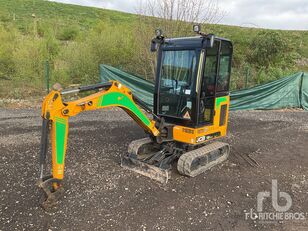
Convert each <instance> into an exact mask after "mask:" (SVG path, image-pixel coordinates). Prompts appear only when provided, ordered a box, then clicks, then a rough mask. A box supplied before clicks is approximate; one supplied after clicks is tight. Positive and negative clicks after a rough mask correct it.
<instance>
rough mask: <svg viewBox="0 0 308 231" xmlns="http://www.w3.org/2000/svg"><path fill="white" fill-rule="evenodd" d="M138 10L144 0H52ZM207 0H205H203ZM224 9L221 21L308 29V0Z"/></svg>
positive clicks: (228, 1) (234, 2)
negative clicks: (141, 0)
mask: <svg viewBox="0 0 308 231" xmlns="http://www.w3.org/2000/svg"><path fill="white" fill-rule="evenodd" d="M52 1H55V2H62V3H70V4H77V5H84V6H94V7H99V8H106V9H113V10H119V11H124V12H130V13H136V9H138V6H139V4H140V0H52ZM203 1H205V0H203ZM218 2H219V6H220V9H221V10H222V11H223V12H224V15H225V16H224V17H223V19H222V20H221V21H220V22H219V23H220V24H228V25H238V26H248V27H258V28H270V29H288V30H308V0H254V1H253V0H218Z"/></svg>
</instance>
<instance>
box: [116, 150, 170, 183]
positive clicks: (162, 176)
mask: <svg viewBox="0 0 308 231" xmlns="http://www.w3.org/2000/svg"><path fill="white" fill-rule="evenodd" d="M121 166H122V167H123V168H125V169H129V170H131V171H134V172H136V173H139V174H141V175H143V176H146V177H149V178H151V179H153V180H156V181H158V182H160V183H162V184H166V183H167V182H168V180H169V179H170V178H171V172H170V170H167V169H162V168H159V167H156V166H154V165H150V164H147V163H144V162H142V161H140V160H137V159H135V158H133V157H130V156H129V154H127V155H125V156H123V157H122V159H121Z"/></svg>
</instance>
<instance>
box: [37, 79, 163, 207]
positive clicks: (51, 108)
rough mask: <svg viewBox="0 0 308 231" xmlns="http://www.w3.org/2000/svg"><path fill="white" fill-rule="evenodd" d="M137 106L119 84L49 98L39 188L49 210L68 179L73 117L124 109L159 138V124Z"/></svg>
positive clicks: (44, 107) (56, 92)
mask: <svg viewBox="0 0 308 231" xmlns="http://www.w3.org/2000/svg"><path fill="white" fill-rule="evenodd" d="M96 89H99V90H100V91H98V92H97V93H94V94H91V95H89V96H86V97H84V98H81V99H78V100H76V101H70V102H64V101H63V99H62V96H63V95H65V94H69V93H78V92H83V91H90V90H96ZM136 102H139V100H138V99H137V98H135V97H134V96H133V94H132V92H131V91H130V90H129V89H128V88H127V87H125V86H124V85H122V84H121V83H119V82H117V81H111V82H107V83H102V84H96V85H91V86H85V87H80V88H78V89H73V90H67V91H61V89H59V88H58V89H57V90H53V91H51V92H50V93H49V94H48V95H47V96H46V98H45V99H44V101H43V105H42V118H43V124H42V136H41V149H40V179H39V182H38V185H39V187H41V188H42V189H43V190H44V192H45V194H46V195H47V199H46V201H45V202H43V206H44V207H45V208H46V207H48V206H53V204H54V203H55V202H56V200H57V198H58V197H59V194H60V193H61V192H62V191H63V189H62V187H61V180H62V179H63V177H64V167H65V155H66V147H67V137H68V130H69V117H71V116H76V115H78V114H79V113H81V112H83V111H92V110H97V109H101V108H107V107H120V108H122V109H123V110H124V111H125V112H127V114H128V115H129V116H130V117H132V118H133V120H134V121H136V122H137V124H138V125H139V126H141V127H142V128H143V129H144V130H145V131H146V132H147V133H149V134H151V135H152V136H154V137H156V136H159V134H160V133H159V130H158V129H157V128H156V127H155V121H154V120H151V119H149V118H148V117H147V116H146V114H145V113H144V112H143V111H142V110H141V108H140V107H139V106H138V105H137V103H136ZM140 104H141V102H140ZM49 134H50V140H51V147H52V150H51V153H52V171H51V175H49V176H45V175H44V169H45V165H46V155H47V152H48V135H49Z"/></svg>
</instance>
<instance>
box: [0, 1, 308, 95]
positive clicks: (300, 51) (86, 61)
mask: <svg viewBox="0 0 308 231" xmlns="http://www.w3.org/2000/svg"><path fill="white" fill-rule="evenodd" d="M149 22H151V23H149ZM141 25H142V26H141ZM158 25H159V20H157V19H153V20H151V21H148V22H147V23H144V22H140V20H139V17H138V16H137V15H134V14H129V13H123V12H117V11H113V10H105V9H98V8H93V7H83V6H76V5H68V4H61V3H55V2H49V1H44V0H14V1H11V0H0V40H1V44H0V97H15V98H16V97H17V98H18V97H25V96H27V95H29V94H30V95H31V94H33V95H36V94H43V93H42V91H43V89H44V68H45V66H44V65H45V61H46V60H49V62H50V68H51V76H52V78H51V82H52V83H53V82H56V81H59V82H61V83H63V84H71V83H88V82H92V83H93V82H96V81H97V76H98V65H99V64H100V63H106V64H110V65H113V66H116V67H119V68H122V69H125V70H127V71H130V72H134V73H138V74H140V75H143V76H147V77H148V76H151V71H150V69H151V68H150V64H151V63H150V62H148V61H146V60H148V59H153V56H149V55H147V53H146V50H147V49H148V47H147V45H148V43H149V39H150V38H151V36H152V34H153V32H152V31H153V29H154V28H156V27H157V26H158ZM206 31H207V32H213V33H215V34H217V35H219V36H221V37H227V38H230V39H231V40H232V41H233V43H234V48H235V56H234V63H233V83H234V84H233V88H242V87H243V84H244V82H245V79H244V78H245V76H247V75H248V77H249V83H250V84H249V86H252V85H255V84H258V83H262V82H266V81H269V80H272V79H275V78H278V77H279V76H280V77H281V76H282V75H285V74H289V73H292V72H296V71H307V70H308V61H307V60H308V31H282V30H275V31H273V30H264V29H256V28H242V27H236V26H225V25H206ZM262 31H272V32H275V33H276V35H277V36H280V38H282V39H283V42H284V47H285V52H284V56H283V57H282V56H281V57H280V56H279V59H281V60H278V61H279V62H276V63H270V64H269V65H268V66H267V67H264V68H263V67H260V65H259V66H258V65H257V64H256V63H254V62H255V61H254V60H253V58H251V57H252V56H251V55H252V54H251V52H250V51H251V47H252V45H253V43H254V39H256V38H258V37H257V36H258V35H259V34H260V33H261V32H262ZM167 34H168V33H167ZM268 39H271V38H270V37H269V38H268ZM261 45H262V44H261ZM265 45H268V46H271V44H270V43H269V44H265ZM288 57H290V59H288ZM249 60H250V61H249ZM290 60H291V61H292V62H294V65H288V62H289V61H290ZM148 78H151V77H148ZM8 87H10V88H11V89H13V91H10V92H9V93H8V90H7V89H8ZM24 89H27V90H24Z"/></svg>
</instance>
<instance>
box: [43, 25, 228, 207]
mask: <svg viewBox="0 0 308 231" xmlns="http://www.w3.org/2000/svg"><path fill="white" fill-rule="evenodd" d="M194 31H195V32H197V33H198V36H196V37H183V38H165V37H164V36H163V35H162V33H161V31H160V30H157V31H156V37H155V38H154V39H153V40H152V44H151V50H152V51H156V52H157V68H156V76H155V77H156V78H155V92H154V98H153V102H154V107H153V110H151V109H150V108H148V107H147V106H146V105H145V104H144V103H143V102H142V100H140V99H139V98H138V97H136V96H135V95H134V94H133V92H132V91H131V90H130V89H129V88H128V87H126V86H124V85H123V84H122V83H120V82H119V81H109V82H107V83H98V84H94V85H90V86H81V87H79V88H76V89H69V90H63V89H62V88H61V86H55V87H54V88H53V90H52V91H51V92H50V93H49V94H48V95H47V96H46V97H45V99H44V101H43V104H42V114H41V115H42V119H43V122H42V136H41V148H40V178H39V181H38V186H39V187H40V188H41V189H42V190H43V191H44V195H45V198H44V201H43V202H42V206H43V207H44V208H45V209H46V208H49V207H52V206H53V205H54V204H55V203H56V201H57V200H58V198H59V197H60V195H61V194H62V192H63V186H62V185H63V184H62V180H63V178H64V169H65V157H66V147H67V142H68V130H69V118H70V117H72V116H76V115H78V114H79V113H81V112H84V111H93V110H98V109H102V108H109V107H119V108H122V109H123V110H124V111H125V112H126V113H127V114H128V115H129V116H130V117H131V118H132V119H133V120H134V121H135V122H136V123H137V124H138V125H139V126H140V127H141V128H142V129H144V131H145V133H146V135H147V137H146V138H142V139H139V140H135V141H132V142H131V143H130V144H129V146H128V150H127V153H124V154H123V156H122V158H121V166H122V167H124V168H127V169H129V170H132V171H134V172H137V173H140V174H142V175H144V176H147V177H150V178H152V179H154V180H157V181H159V182H161V183H167V182H168V180H169V179H170V177H171V169H172V164H173V163H175V161H177V163H176V165H177V170H178V172H179V173H180V174H182V175H186V176H190V177H194V176H197V175H199V174H201V173H203V172H205V171H206V170H207V169H209V168H211V167H213V166H215V165H217V164H220V163H222V162H223V161H225V160H226V159H227V157H228V155H229V151H230V147H229V145H228V144H226V143H222V142H219V141H214V139H217V138H221V137H223V136H225V135H226V133H227V125H228V109H229V102H230V98H229V82H230V72H231V60H232V43H231V42H230V41H229V40H227V39H223V38H219V37H216V36H214V35H212V34H204V33H202V32H200V28H199V27H198V26H194ZM93 90H94V91H97V92H96V93H94V94H91V95H88V96H86V97H81V98H79V99H77V100H74V101H65V100H64V98H63V95H66V94H72V93H74V94H78V93H80V92H87V91H93ZM49 137H50V140H51V160H52V168H51V175H45V171H46V157H47V154H48V144H49V142H48V140H49Z"/></svg>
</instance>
